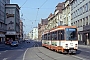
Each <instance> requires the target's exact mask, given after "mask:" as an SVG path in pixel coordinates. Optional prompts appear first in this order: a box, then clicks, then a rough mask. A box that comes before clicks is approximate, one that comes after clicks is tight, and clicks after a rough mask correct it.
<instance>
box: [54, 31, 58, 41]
mask: <svg viewBox="0 0 90 60" xmlns="http://www.w3.org/2000/svg"><path fill="white" fill-rule="evenodd" d="M54 39H55V40H57V31H55V32H54Z"/></svg>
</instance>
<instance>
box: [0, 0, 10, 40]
mask: <svg viewBox="0 0 90 60" xmlns="http://www.w3.org/2000/svg"><path fill="white" fill-rule="evenodd" d="M5 4H10V0H0V42H3V41H5V33H6V23H5V15H6V14H5Z"/></svg>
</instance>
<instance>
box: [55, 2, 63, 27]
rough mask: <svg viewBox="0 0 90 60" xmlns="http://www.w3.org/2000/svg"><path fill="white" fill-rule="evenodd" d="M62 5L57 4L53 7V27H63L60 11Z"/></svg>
mask: <svg viewBox="0 0 90 60" xmlns="http://www.w3.org/2000/svg"><path fill="white" fill-rule="evenodd" d="M63 5H64V2H62V3H58V5H57V6H56V7H55V8H56V9H55V11H54V16H55V17H54V18H55V20H54V22H55V25H54V27H55V26H58V25H63V12H62V9H63Z"/></svg>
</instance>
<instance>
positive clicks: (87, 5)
mask: <svg viewBox="0 0 90 60" xmlns="http://www.w3.org/2000/svg"><path fill="white" fill-rule="evenodd" d="M87 11H88V3H86V12H87Z"/></svg>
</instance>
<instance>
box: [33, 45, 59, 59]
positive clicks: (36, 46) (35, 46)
mask: <svg viewBox="0 0 90 60" xmlns="http://www.w3.org/2000/svg"><path fill="white" fill-rule="evenodd" d="M34 47H37V50H38V53H41V54H43V55H45V56H46V57H48V58H50V59H52V60H57V59H55V58H53V57H51V56H48V55H46V54H45V53H43V52H41V51H40V50H39V48H38V47H39V45H38V44H37V43H35V44H34ZM35 54H36V55H37V56H38V57H39V58H40V59H41V60H45V59H44V58H42V57H41V56H39V55H38V54H37V52H36V53H35Z"/></svg>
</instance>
